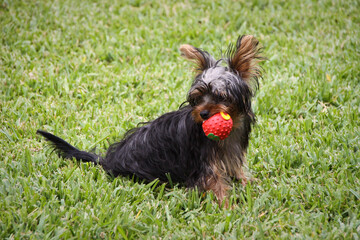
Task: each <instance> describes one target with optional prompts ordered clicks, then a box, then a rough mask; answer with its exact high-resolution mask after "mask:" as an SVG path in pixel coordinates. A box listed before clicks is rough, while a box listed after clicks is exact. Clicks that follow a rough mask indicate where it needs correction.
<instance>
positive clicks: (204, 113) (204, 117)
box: [200, 110, 210, 120]
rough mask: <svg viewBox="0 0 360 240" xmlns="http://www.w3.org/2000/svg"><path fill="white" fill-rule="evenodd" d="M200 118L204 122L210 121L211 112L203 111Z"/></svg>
mask: <svg viewBox="0 0 360 240" xmlns="http://www.w3.org/2000/svg"><path fill="white" fill-rule="evenodd" d="M200 117H201V118H202V119H204V120H206V119H208V118H209V117H210V112H209V111H208V110H202V111H201V112H200Z"/></svg>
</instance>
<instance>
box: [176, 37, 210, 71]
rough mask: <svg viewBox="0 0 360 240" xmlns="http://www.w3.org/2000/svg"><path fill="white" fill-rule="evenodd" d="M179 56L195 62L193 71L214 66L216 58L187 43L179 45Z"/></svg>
mask: <svg viewBox="0 0 360 240" xmlns="http://www.w3.org/2000/svg"><path fill="white" fill-rule="evenodd" d="M180 52H181V56H183V57H185V58H186V59H188V60H190V61H192V62H194V63H195V64H196V68H195V71H196V72H202V71H204V70H205V69H208V68H210V67H213V66H215V64H216V60H215V59H214V58H213V57H212V56H211V55H210V54H209V53H208V52H206V51H203V50H200V49H199V48H196V47H194V46H191V45H189V44H184V45H181V46H180Z"/></svg>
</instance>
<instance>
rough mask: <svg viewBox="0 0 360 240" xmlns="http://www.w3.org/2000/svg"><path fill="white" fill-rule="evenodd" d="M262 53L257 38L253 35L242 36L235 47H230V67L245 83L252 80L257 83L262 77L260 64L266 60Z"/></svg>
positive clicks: (228, 55) (228, 52)
mask: <svg viewBox="0 0 360 240" xmlns="http://www.w3.org/2000/svg"><path fill="white" fill-rule="evenodd" d="M260 53H261V48H259V41H258V40H257V39H256V38H255V37H253V36H252V35H244V36H240V37H239V38H238V39H237V42H236V45H235V46H234V45H230V46H229V48H228V50H227V62H228V65H229V67H230V68H231V69H233V70H235V71H236V72H237V73H238V74H239V75H240V77H241V78H242V79H243V80H244V81H245V82H249V81H251V79H255V80H256V81H257V79H258V78H260V77H261V67H259V62H261V61H263V60H265V58H263V57H261V56H260Z"/></svg>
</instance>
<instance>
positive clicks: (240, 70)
mask: <svg viewBox="0 0 360 240" xmlns="http://www.w3.org/2000/svg"><path fill="white" fill-rule="evenodd" d="M258 45H259V42H258V41H257V40H256V39H255V38H254V37H253V36H249V35H248V36H240V37H239V38H238V40H237V42H236V45H230V46H229V47H228V49H227V51H226V53H225V56H223V57H222V58H220V59H219V60H216V59H215V58H213V57H212V56H211V55H210V54H209V53H208V52H206V51H203V50H200V49H198V48H196V47H193V46H191V45H188V44H185V45H181V46H180V51H181V53H182V55H183V56H184V57H185V58H187V59H189V60H191V61H193V62H195V64H196V69H195V70H196V77H195V79H194V81H193V83H192V86H191V88H190V90H189V93H188V98H187V101H188V102H189V104H190V105H191V106H192V107H193V112H192V114H193V117H194V120H195V121H196V122H198V123H201V122H203V121H204V120H206V119H208V118H210V117H211V116H212V115H214V114H216V113H218V112H226V113H228V114H230V116H231V117H232V118H233V119H238V118H239V116H241V115H244V114H246V115H250V116H251V117H253V113H252V110H251V97H252V96H253V95H254V92H255V90H256V89H257V86H258V78H259V77H261V68H260V67H259V65H258V63H259V62H260V61H262V59H263V58H262V57H261V56H260V55H259V53H260V48H259V47H258Z"/></svg>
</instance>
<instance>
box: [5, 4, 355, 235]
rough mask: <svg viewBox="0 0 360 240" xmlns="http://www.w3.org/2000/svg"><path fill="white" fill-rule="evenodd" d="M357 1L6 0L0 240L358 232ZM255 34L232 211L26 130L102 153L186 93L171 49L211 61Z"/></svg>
mask: <svg viewBox="0 0 360 240" xmlns="http://www.w3.org/2000/svg"><path fill="white" fill-rule="evenodd" d="M359 9H360V3H359V1H341V0H333V1H327V0H322V1H308V0H305V1H279V0H274V1H261V0H259V1H225V0H223V1H216V2H212V1H202V0H197V1H185V2H183V3H182V2H175V1H174V2H173V3H170V1H165V0H158V1H153V2H152V1H136V0H135V1H130V0H129V1H127V2H125V1H119V2H117V3H116V2H115V1H111V0H104V1H80V0H79V1H69V0H65V1H63V0H61V1H60V0H57V1H56V0H55V1H7V0H5V1H4V0H3V1H0V29H1V32H0V38H1V46H0V109H1V111H0V156H1V162H0V164H1V165H0V180H1V183H0V238H1V239H71V238H72V239H119V238H125V239H142V238H152V237H153V238H155V239H158V238H163V239H169V238H171V239H194V238H205V239H239V238H244V239H249V238H251V239H261V238H271V239H273V238H281V239H290V238H297V239H314V238H315V239H359V238H360V235H359V234H360V210H359V209H360V151H359V143H360V107H359V106H360V97H359V96H360V67H359V66H360V48H359V46H360V42H359V39H360V27H359V26H360V10H359ZM240 34H253V35H255V36H256V37H257V38H258V39H259V40H260V42H261V43H262V45H263V46H264V55H265V56H266V57H268V59H269V61H267V62H265V63H264V64H263V65H262V66H263V68H264V70H265V72H266V74H265V75H264V78H263V80H261V82H260V91H259V92H258V93H257V95H256V97H255V99H254V110H255V113H256V114H257V124H256V126H255V127H254V131H253V133H252V138H251V143H250V147H249V151H248V161H249V167H250V170H251V172H252V174H253V176H254V177H255V178H256V179H257V181H256V182H253V183H252V184H251V185H248V186H246V187H242V186H241V184H239V183H234V185H233V190H232V192H231V199H230V200H231V202H232V204H233V205H234V208H233V209H230V210H229V209H221V208H219V207H218V206H217V204H216V201H215V200H214V196H213V195H212V194H206V195H205V196H203V195H202V194H200V193H197V192H195V191H187V190H186V189H184V188H181V187H179V186H174V187H173V188H172V189H170V190H169V189H167V188H165V186H164V185H161V184H158V183H153V184H148V185H147V184H140V183H134V182H133V181H131V179H127V178H117V179H115V180H111V179H109V178H108V177H107V176H106V174H105V173H104V172H103V171H102V170H101V168H99V167H93V166H91V165H87V164H77V163H75V162H73V161H66V160H63V159H60V158H58V157H57V156H56V155H54V154H50V151H49V150H48V149H46V147H45V143H44V141H43V140H41V139H40V138H39V137H38V136H36V134H35V132H36V130H37V129H38V128H41V129H44V130H48V131H50V132H53V133H55V134H57V135H59V136H61V137H63V138H64V139H67V140H69V141H70V142H71V143H73V144H74V145H76V146H77V147H79V148H81V149H91V148H94V147H96V148H97V149H98V151H99V152H102V151H104V149H106V147H107V146H109V143H111V142H113V141H116V140H118V139H120V138H121V136H122V135H123V134H124V133H125V132H126V130H127V129H129V128H132V127H134V126H136V125H137V123H139V122H143V121H146V120H151V119H154V118H156V117H157V116H159V115H161V114H163V113H165V112H167V111H171V110H176V109H177V108H178V106H179V105H180V104H181V103H182V102H183V101H184V99H185V96H186V92H187V89H188V88H189V86H190V83H191V77H192V72H191V71H190V64H189V63H187V62H186V61H184V60H183V59H181V57H179V55H180V54H179V51H178V47H179V46H180V44H183V43H189V44H192V45H194V46H197V47H201V48H204V49H206V50H208V51H209V52H210V53H212V54H214V55H216V56H217V57H219V55H220V49H222V50H225V48H226V46H227V45H228V44H229V43H230V42H234V41H235V40H236V38H237V36H238V35H240Z"/></svg>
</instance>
